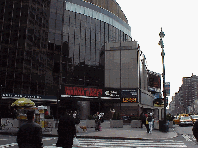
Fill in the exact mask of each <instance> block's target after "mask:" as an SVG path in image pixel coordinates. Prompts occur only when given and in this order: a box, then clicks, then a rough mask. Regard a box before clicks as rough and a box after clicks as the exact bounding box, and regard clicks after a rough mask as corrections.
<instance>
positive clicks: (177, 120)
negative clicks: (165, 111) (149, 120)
mask: <svg viewBox="0 0 198 148" xmlns="http://www.w3.org/2000/svg"><path fill="white" fill-rule="evenodd" d="M188 116H189V115H188V114H179V116H175V119H173V124H180V119H181V117H188Z"/></svg>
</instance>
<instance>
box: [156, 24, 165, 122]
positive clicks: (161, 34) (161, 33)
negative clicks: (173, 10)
mask: <svg viewBox="0 0 198 148" xmlns="http://www.w3.org/2000/svg"><path fill="white" fill-rule="evenodd" d="M159 36H160V41H159V43H158V45H161V48H162V52H161V56H162V64H163V75H162V76H163V96H164V124H166V90H165V65H164V56H165V52H164V43H163V40H162V38H164V36H165V34H164V32H163V31H162V27H161V32H160V33H159Z"/></svg>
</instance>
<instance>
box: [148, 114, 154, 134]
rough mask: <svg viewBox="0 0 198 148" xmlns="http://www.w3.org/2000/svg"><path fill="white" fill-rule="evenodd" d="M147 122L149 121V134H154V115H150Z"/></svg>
mask: <svg viewBox="0 0 198 148" xmlns="http://www.w3.org/2000/svg"><path fill="white" fill-rule="evenodd" d="M147 121H148V130H147V131H149V132H148V133H150V134H151V133H152V130H153V117H152V113H150V114H148V117H147Z"/></svg>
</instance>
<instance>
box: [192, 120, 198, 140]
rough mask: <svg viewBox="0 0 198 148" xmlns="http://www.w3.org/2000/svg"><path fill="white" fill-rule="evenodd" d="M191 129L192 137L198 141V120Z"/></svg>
mask: <svg viewBox="0 0 198 148" xmlns="http://www.w3.org/2000/svg"><path fill="white" fill-rule="evenodd" d="M192 131H193V135H194V137H195V138H196V140H197V142H198V120H197V121H196V122H195V123H194V125H193V128H192Z"/></svg>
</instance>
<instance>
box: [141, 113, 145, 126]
mask: <svg viewBox="0 0 198 148" xmlns="http://www.w3.org/2000/svg"><path fill="white" fill-rule="evenodd" d="M140 119H141V128H143V124H144V125H145V127H146V116H145V112H142V113H141V114H140Z"/></svg>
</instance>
